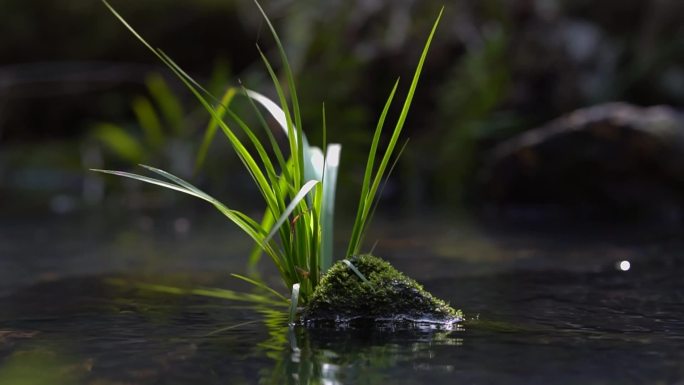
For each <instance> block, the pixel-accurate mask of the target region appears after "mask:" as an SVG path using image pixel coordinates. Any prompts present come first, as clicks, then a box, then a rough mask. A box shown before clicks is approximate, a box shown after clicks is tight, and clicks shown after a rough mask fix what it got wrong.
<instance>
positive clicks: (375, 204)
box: [359, 139, 409, 254]
mask: <svg viewBox="0 0 684 385" xmlns="http://www.w3.org/2000/svg"><path fill="white" fill-rule="evenodd" d="M408 142H409V141H408V139H407V140H406V142H404V145H403V146H401V148H400V149H399V152H397V156H396V157H394V161H393V162H392V165H391V166H390V168H389V171H387V175H385V179H384V181H383V182H382V184H381V187H380V191H378V194H377V195H378V198H380V197H382V193H383V191H385V187H387V182H388V181H389V178H390V176H391V175H392V172H393V171H394V168H395V167H396V166H397V164H398V163H399V159H401V155H402V154H403V153H404V150H405V149H406V146H407V145H408ZM379 204H380V199H376V200H375V201H374V202H373V207H372V208H371V210H370V212H369V213H368V217H367V220H366V223H365V224H364V226H363V227H362V228H361V237H360V238H359V244H363V241H364V239H365V237H366V226H367V225H368V224H369V223H371V222H372V221H373V217H374V216H375V211H376V210H377V209H378V205H379ZM374 248H375V245H373V247H372V249H374ZM370 254H373V252H372V251H371V252H370Z"/></svg>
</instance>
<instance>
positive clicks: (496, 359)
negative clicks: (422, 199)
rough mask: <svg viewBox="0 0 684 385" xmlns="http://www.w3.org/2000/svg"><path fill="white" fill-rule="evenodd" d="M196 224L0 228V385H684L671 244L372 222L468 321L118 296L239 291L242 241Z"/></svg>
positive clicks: (622, 236) (578, 233)
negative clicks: (305, 319)
mask: <svg viewBox="0 0 684 385" xmlns="http://www.w3.org/2000/svg"><path fill="white" fill-rule="evenodd" d="M197 219H198V218H195V217H192V216H190V217H188V218H157V219H151V218H147V217H140V218H137V219H134V220H133V221H127V222H115V223H109V224H108V225H105V224H103V223H102V221H101V220H95V219H92V218H90V219H88V218H85V219H84V218H58V219H41V220H40V221H37V220H35V219H27V220H25V221H17V220H11V221H10V220H5V219H3V220H1V221H0V280H1V281H2V282H1V283H0V384H2V385H5V384H12V385H22V384H58V385H59V384H65V385H66V384H89V385H90V384H92V385H104V384H110V385H123V384H257V383H259V384H684V280H683V278H682V277H684V259H683V258H682V255H681V254H682V251H684V243H683V242H681V241H680V239H678V237H677V233H676V232H672V231H656V230H653V229H649V230H647V231H646V230H643V229H641V230H638V229H637V230H635V229H614V228H612V227H610V226H600V225H597V226H593V227H591V228H580V229H575V230H574V231H570V230H567V229H566V230H563V229H555V230H554V229H551V230H549V229H545V230H544V231H540V230H539V229H530V230H520V229H517V230H516V231H514V232H513V231H511V230H510V229H508V230H502V229H497V230H493V229H491V228H486V227H482V226H472V225H468V224H463V223H449V222H446V221H439V222H436V221H425V220H424V221H421V222H401V221H391V222H390V221H388V222H382V221H380V222H378V223H376V232H375V233H374V234H373V235H372V238H377V239H380V243H379V245H378V247H377V249H376V251H377V254H381V255H383V256H385V257H386V258H387V259H389V260H390V261H391V262H393V263H394V264H395V265H396V266H397V267H398V268H399V269H400V270H403V271H405V272H407V273H409V274H410V275H412V276H413V277H415V278H416V279H418V280H419V281H421V282H422V283H424V285H425V286H426V288H428V289H429V290H431V291H432V292H433V293H434V294H435V295H437V296H439V297H442V298H444V299H446V300H448V301H450V302H451V303H452V304H453V305H455V306H457V307H460V308H462V309H463V310H464V311H465V313H466V315H467V317H468V321H467V322H465V323H464V324H463V325H462V327H461V328H459V329H457V330H447V331H439V330H389V329H384V330H304V329H301V328H295V329H289V328H288V327H287V326H285V321H284V316H283V313H282V312H281V311H280V310H278V309H273V308H269V307H265V306H261V307H255V306H253V305H248V304H244V303H239V302H232V301H227V300H222V299H212V298H206V297H200V296H190V295H171V294H161V293H157V292H153V291H149V290H142V289H136V288H134V287H132V286H129V285H120V284H113V283H112V281H111V279H112V278H126V279H131V280H134V281H137V282H148V283H157V284H173V285H181V286H183V285H185V286H187V285H193V286H221V287H227V288H232V289H242V290H245V289H246V288H245V287H244V286H241V284H240V283H237V282H235V281H234V280H232V279H230V278H229V277H228V272H230V271H235V272H241V271H243V264H244V261H243V259H242V257H241V256H243V255H245V254H246V253H247V252H248V251H249V247H250V246H249V244H248V243H246V241H245V239H244V238H243V237H241V236H240V235H239V233H237V232H236V231H235V230H234V229H233V228H232V227H231V226H230V225H228V224H223V223H222V222H217V223H209V224H202V225H197V224H196V223H200V221H198V220H197ZM201 223H204V219H203V221H202V222H201ZM621 261H629V262H630V268H629V270H627V271H623V270H621V269H620V267H619V263H620V262H621ZM622 267H623V268H625V267H626V266H625V264H623V266H622Z"/></svg>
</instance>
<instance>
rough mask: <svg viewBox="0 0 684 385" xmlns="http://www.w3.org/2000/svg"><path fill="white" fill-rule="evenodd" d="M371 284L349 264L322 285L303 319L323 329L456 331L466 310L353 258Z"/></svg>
mask: <svg viewBox="0 0 684 385" xmlns="http://www.w3.org/2000/svg"><path fill="white" fill-rule="evenodd" d="M349 262H351V264H352V265H353V266H354V267H356V268H357V269H358V270H359V272H360V273H361V274H362V275H363V276H364V277H365V278H366V279H367V280H368V282H364V281H363V280H362V279H361V278H360V277H359V275H358V274H356V273H355V272H354V271H353V270H352V268H351V267H350V266H349V265H347V264H346V263H345V262H344V261H338V262H337V263H335V264H334V265H333V266H332V267H331V268H330V270H329V271H328V272H327V273H326V274H325V276H324V277H323V278H322V279H321V282H320V284H319V285H318V287H317V288H316V291H315V292H314V294H313V297H312V299H311V302H310V303H309V306H308V307H307V308H306V310H305V311H304V314H303V321H304V323H305V324H306V325H308V326H316V325H321V324H333V325H337V326H339V325H341V324H350V323H353V324H357V323H414V324H441V325H452V324H454V323H456V322H459V321H461V320H462V319H463V314H462V313H461V311H460V310H454V309H453V308H452V307H450V306H449V305H448V304H447V303H446V302H444V301H442V300H440V299H437V298H435V297H433V296H432V295H431V294H430V293H428V292H427V291H425V289H423V287H422V286H421V285H419V284H418V283H417V282H416V281H414V280H413V279H410V278H408V277H406V276H405V275H404V274H402V273H400V272H399V271H397V270H396V269H395V268H394V267H392V265H390V264H389V263H387V262H385V261H383V260H382V259H380V258H378V257H374V256H372V255H360V256H354V257H351V258H349Z"/></svg>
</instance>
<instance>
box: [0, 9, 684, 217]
mask: <svg viewBox="0 0 684 385" xmlns="http://www.w3.org/2000/svg"><path fill="white" fill-rule="evenodd" d="M442 4H443V2H437V1H432V0H430V1H410V0H403V1H387V0H376V1H345V2H341V1H333V0H326V1H308V0H307V1H296V2H295V1H286V0H283V1H264V4H263V6H264V8H265V9H266V11H267V13H268V14H269V15H270V17H271V18H272V20H273V21H274V23H275V25H276V28H277V29H278V31H279V32H280V33H281V37H282V39H283V41H284V42H285V45H286V49H287V51H288V54H289V56H290V60H291V62H292V64H293V66H294V69H295V72H296V80H297V83H298V86H299V95H300V98H301V104H302V106H303V119H304V130H305V131H306V133H307V135H308V136H309V138H310V139H311V141H312V142H313V143H315V144H319V143H320V140H321V135H320V126H321V124H320V122H321V113H320V110H321V102H325V103H326V110H327V120H328V128H329V130H328V138H329V141H330V142H340V143H342V144H343V160H342V169H341V175H340V182H339V187H338V190H339V192H338V197H339V201H338V204H339V205H341V206H342V207H343V209H340V211H342V212H351V210H346V208H348V207H351V205H353V202H354V201H355V199H356V195H355V194H356V193H357V190H358V185H359V182H360V179H361V177H362V172H363V167H364V163H365V155H366V154H367V149H368V145H369V142H370V138H371V135H372V130H373V129H374V127H375V123H376V119H377V117H378V115H379V113H380V111H381V109H382V106H383V104H384V101H385V98H386V97H387V95H388V93H389V90H390V89H391V86H392V83H393V81H394V80H395V79H396V78H397V77H401V78H402V83H401V85H400V89H399V95H400V97H399V98H397V100H402V98H403V95H404V94H405V92H406V89H407V85H408V83H409V82H410V77H411V74H412V71H413V69H414V66H415V64H416V63H417V60H418V57H419V55H420V50H421V49H422V46H423V44H424V41H425V38H426V37H427V35H428V33H429V28H430V26H431V25H432V22H433V21H434V18H435V17H436V15H437V14H438V12H439V8H440V7H441V5H442ZM112 5H113V6H114V7H115V8H116V9H117V10H118V11H119V12H120V13H121V14H122V15H123V16H124V17H125V18H126V19H127V20H128V21H129V22H130V24H132V25H133V26H134V27H135V28H137V29H138V31H139V32H140V33H141V34H142V35H143V36H145V38H146V39H148V41H150V42H151V43H152V44H153V45H155V46H158V47H161V48H163V49H164V50H165V51H166V52H167V53H168V54H169V55H170V56H171V57H172V58H174V60H175V61H176V62H177V63H179V64H180V65H181V66H182V67H183V68H184V69H185V70H186V71H187V72H188V73H190V74H192V76H193V77H196V78H197V79H198V80H199V81H200V82H202V83H203V84H206V85H207V86H208V87H209V88H210V89H211V90H213V91H214V92H216V93H218V94H220V93H222V92H223V90H224V89H225V88H226V87H227V86H229V85H237V84H238V79H240V80H241V81H242V82H243V83H244V84H245V85H247V86H248V87H250V88H253V89H256V90H259V91H260V92H263V93H265V94H267V95H271V96H273V95H274V92H273V87H272V86H271V85H270V84H269V81H268V79H267V78H266V71H265V68H264V66H263V63H261V61H260V59H259V56H258V51H257V49H256V44H257V43H258V44H259V45H260V46H261V47H262V49H263V50H264V51H265V52H266V54H267V55H268V56H269V57H270V58H271V59H273V62H274V63H275V64H276V66H278V64H279V63H278V61H277V60H276V59H277V55H276V52H275V51H274V49H273V48H274V46H273V41H272V39H271V37H270V36H269V33H268V30H267V29H266V28H265V26H264V24H263V21H262V19H261V18H260V16H259V13H258V10H257V8H256V6H255V5H254V4H253V3H252V2H251V1H248V0H244V1H235V0H201V1H192V2H172V1H165V0H148V1H142V2H125V1H113V2H112ZM444 5H445V7H446V10H445V14H444V19H443V20H442V23H441V25H440V27H439V30H438V33H437V35H436V37H435V40H434V42H433V46H432V48H431V51H430V54H429V56H428V60H427V64H426V67H425V70H424V73H423V76H422V80H421V83H420V85H419V87H418V92H417V94H416V98H415V99H414V104H413V107H412V110H411V113H410V114H409V119H408V121H407V125H406V128H405V134H404V138H410V143H409V145H408V147H407V150H406V152H405V153H404V155H403V156H402V158H401V160H400V161H399V163H398V166H397V169H396V170H395V172H394V174H393V177H392V178H391V180H390V182H389V183H388V186H387V188H386V189H385V191H384V194H383V202H384V203H383V205H382V206H381V207H382V208H383V209H384V210H387V211H390V212H400V213H410V214H411V215H415V214H416V213H418V214H420V213H422V212H425V211H435V210H450V211H459V210H463V209H465V210H466V211H467V212H468V213H472V214H475V215H483V216H486V217H491V218H515V219H520V218H523V219H535V220H536V219H539V218H542V219H544V218H549V217H553V218H557V217H561V218H566V217H573V218H574V217H580V218H585V217H595V216H600V217H602V218H608V219H611V220H620V221H622V220H642V219H649V220H652V219H656V220H659V221H660V220H665V221H680V220H681V214H680V213H681V212H682V210H681V207H682V205H681V203H682V202H683V200H682V198H683V197H684V195H683V194H684V187H683V186H684V182H683V180H684V171H681V170H682V169H680V168H679V164H680V163H679V162H680V160H681V159H680V158H681V157H682V155H681V154H682V151H679V150H680V149H681V147H680V145H681V143H684V140H681V141H680V139H681V136H682V129H684V127H682V123H681V122H682V121H681V118H680V115H679V112H678V111H679V109H680V108H681V106H682V104H683V103H684V68H683V67H682V63H683V62H684V20H683V19H684V3H682V2H680V1H677V0H657V1H637V0H628V1H624V0H620V1H618V0H607V1H601V2H595V1H588V0H587V1H584V0H576V1H561V0H546V1H543V0H538V1H531V0H530V1H524V0H518V1H514V0H487V1H475V0H464V1H450V2H447V3H444ZM167 88H168V90H167ZM155 90H156V91H155ZM160 90H161V91H160ZM606 102H625V103H629V105H627V104H621V105H609V106H607V107H605V106H604V107H605V108H603V109H599V110H592V111H594V112H592V113H589V115H590V116H591V118H588V119H585V120H583V119H579V118H577V116H575V118H571V119H567V118H565V121H564V123H563V122H560V123H558V124H557V126H558V125H560V126H562V127H564V128H562V129H557V131H558V132H556V134H552V133H553V127H549V126H545V127H546V128H544V127H542V129H541V131H538V132H544V130H545V129H546V131H548V132H551V134H549V135H548V136H545V135H541V136H540V137H542V139H541V140H538V141H529V140H527V141H526V140H524V138H523V139H520V138H521V137H520V136H519V135H521V134H522V133H524V132H528V131H530V130H532V129H535V128H537V127H540V126H543V125H544V124H545V123H547V122H549V121H551V120H552V119H555V118H558V117H562V116H564V115H565V114H567V113H570V112H572V111H574V110H577V109H579V108H584V107H590V106H596V105H602V104H604V103H606ZM164 103H166V104H167V105H171V106H174V108H172V111H171V112H170V113H169V111H165V110H164V107H163V105H164ZM395 104H396V105H399V104H400V103H399V102H395ZM142 105H147V106H151V109H152V111H153V115H154V116H156V117H157V118H158V120H159V121H160V125H161V127H162V130H163V137H162V138H161V139H160V140H159V142H158V143H156V144H154V145H153V144H151V143H149V141H148V140H147V139H146V137H145V134H144V132H145V130H144V127H142V125H141V121H140V116H139V115H136V112H137V111H136V108H142V107H141V106H142ZM654 105H664V106H668V109H666V110H659V111H660V112H659V114H660V115H658V116H659V117H660V118H662V119H660V120H658V119H655V120H656V121H657V122H661V120H664V121H665V123H663V124H664V125H665V126H667V130H665V131H663V129H661V128H662V125H661V124H660V123H657V124H656V123H653V121H654V120H653V119H641V118H643V117H647V116H650V115H649V112H647V111H650V110H641V109H632V107H634V108H640V107H648V106H654ZM136 106H137V107H136ZM198 107H199V105H198V103H197V102H196V101H195V100H193V99H192V97H191V95H189V94H188V93H187V92H186V91H185V90H184V89H183V87H182V85H181V84H180V83H179V82H178V81H177V80H176V79H174V78H172V75H171V74H170V73H169V71H167V70H166V69H165V68H164V67H163V65H162V64H161V63H160V62H159V61H158V60H157V59H156V57H154V56H153V55H152V54H151V53H150V52H148V51H147V50H146V49H145V48H144V47H143V46H142V45H141V44H140V43H139V42H138V41H137V40H136V39H135V38H133V36H132V35H131V34H130V33H129V32H128V31H127V30H126V29H125V28H124V27H123V26H122V25H121V24H120V23H119V22H118V21H117V20H116V19H115V17H114V16H113V15H112V14H110V13H109V12H108V11H107V9H106V7H105V6H104V5H103V4H102V3H101V2H100V1H95V0H64V1H60V2H54V1H46V0H34V1H30V2H27V1H20V0H5V1H3V2H2V3H0V210H3V211H6V212H45V211H48V212H52V213H68V212H87V211H92V210H101V209H100V208H95V209H93V207H98V206H104V207H111V208H114V209H121V208H122V207H126V208H165V207H169V206H170V205H192V204H195V203H194V202H192V203H191V202H189V201H190V199H186V198H185V197H178V196H176V195H174V194H173V193H171V192H165V191H160V190H159V189H156V188H154V187H153V186H143V185H140V184H139V183H129V182H128V181H124V180H120V179H116V178H102V177H100V176H99V175H95V174H93V173H90V172H88V171H87V169H88V168H91V167H100V168H116V169H126V170H128V169H134V167H135V164H136V163H140V162H142V163H148V164H152V165H155V166H158V167H160V168H164V169H169V170H171V171H173V172H175V173H178V174H180V175H182V176H185V177H187V178H190V179H192V180H193V181H194V182H195V183H197V184H199V185H200V186H202V187H204V188H206V189H207V190H208V191H210V192H211V193H213V194H214V195H216V196H219V197H221V198H224V199H226V201H228V202H231V203H232V202H237V203H236V204H237V206H238V207H255V208H256V207H258V205H259V202H257V201H255V200H254V199H253V198H252V193H253V192H254V190H253V187H252V186H250V180H249V177H248V176H247V175H246V173H245V172H244V171H243V170H241V167H240V165H239V162H238V161H237V158H236V157H235V156H234V154H233V153H232V152H231V151H230V149H229V147H228V145H227V144H226V141H225V140H223V138H221V137H217V138H216V140H215V141H214V143H213V145H212V147H211V151H210V152H209V155H208V158H207V160H206V162H205V165H204V167H203V168H201V169H200V170H199V171H198V172H193V164H194V158H195V154H196V153H197V149H198V148H199V144H200V142H201V138H202V134H203V130H204V127H205V125H206V123H207V122H208V116H207V115H206V114H205V113H203V112H202V111H201V110H200V109H199V108H198ZM236 108H238V109H240V107H239V104H238V107H236ZM397 110H398V109H397V108H395V109H394V110H392V113H393V114H392V115H391V117H390V120H389V122H390V123H392V122H393V121H394V119H396V116H397ZM663 111H664V112H663ZM138 112H139V111H138ZM585 115H586V114H585ZM578 116H584V115H582V113H580V115H578ZM148 117H149V115H148ZM616 117H618V118H616ZM642 120H643V121H642ZM143 125H144V123H143ZM112 126H116V128H115V129H112V128H111V127H112ZM103 127H105V128H103ZM106 127H109V129H110V130H109V131H108V130H107V129H106ZM659 130H660V131H659ZM105 132H106V134H105ZM112 132H116V133H117V134H112ZM568 132H570V134H569V133H568ZM663 132H664V133H663ZM122 133H123V134H122ZM117 135H118V136H117ZM122 135H123V136H125V137H124V138H122V137H121V136H122ZM538 136H539V135H538ZM544 138H545V139H544ZM528 139H529V138H528ZM663 154H666V155H663ZM681 164H684V162H682V163H681ZM397 209H399V210H397Z"/></svg>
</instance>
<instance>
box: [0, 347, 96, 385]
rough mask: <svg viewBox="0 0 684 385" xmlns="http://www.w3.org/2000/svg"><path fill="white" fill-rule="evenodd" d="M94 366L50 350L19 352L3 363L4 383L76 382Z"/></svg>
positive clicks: (0, 378)
mask: <svg viewBox="0 0 684 385" xmlns="http://www.w3.org/2000/svg"><path fill="white" fill-rule="evenodd" d="M90 366H92V363H91V362H90V361H85V362H83V363H75V362H73V361H72V360H70V359H69V358H67V357H65V356H64V355H62V354H60V353H58V352H55V351H52V350H48V349H34V350H27V351H17V352H15V353H13V354H12V355H11V356H9V358H7V359H6V360H5V361H4V363H2V365H0V384H3V385H48V384H49V385H73V384H76V383H78V380H79V378H81V377H82V376H83V375H84V372H86V371H89V370H90Z"/></svg>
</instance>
